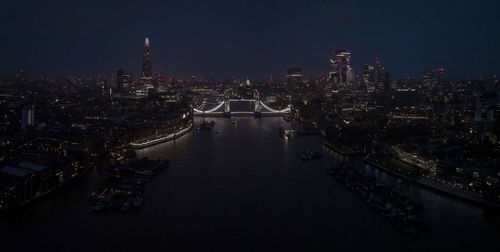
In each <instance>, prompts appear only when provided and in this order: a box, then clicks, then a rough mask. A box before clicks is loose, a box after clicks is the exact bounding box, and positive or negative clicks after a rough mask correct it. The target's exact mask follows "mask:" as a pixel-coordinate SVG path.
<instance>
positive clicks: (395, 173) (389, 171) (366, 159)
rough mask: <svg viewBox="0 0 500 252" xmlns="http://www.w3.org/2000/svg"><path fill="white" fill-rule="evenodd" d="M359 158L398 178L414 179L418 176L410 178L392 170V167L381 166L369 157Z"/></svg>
mask: <svg viewBox="0 0 500 252" xmlns="http://www.w3.org/2000/svg"><path fill="white" fill-rule="evenodd" d="M361 160H363V162H365V163H367V164H369V165H371V166H373V167H376V168H377V169H380V170H383V171H385V172H387V173H389V174H391V175H393V176H396V177H399V178H402V179H405V180H408V181H415V180H417V179H418V178H419V177H416V178H410V177H408V176H405V175H403V174H399V173H397V172H395V171H393V170H392V169H389V168H387V167H384V166H381V165H379V164H377V163H375V162H374V161H372V160H371V159H368V158H361Z"/></svg>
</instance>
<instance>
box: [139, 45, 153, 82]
mask: <svg viewBox="0 0 500 252" xmlns="http://www.w3.org/2000/svg"><path fill="white" fill-rule="evenodd" d="M141 75H142V76H141V77H142V78H152V77H153V70H152V68H151V53H150V52H149V38H148V37H146V42H145V44H144V57H143V58H142V72H141Z"/></svg>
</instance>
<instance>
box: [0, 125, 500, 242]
mask: <svg viewBox="0 0 500 252" xmlns="http://www.w3.org/2000/svg"><path fill="white" fill-rule="evenodd" d="M212 119H213V120H215V121H216V123H215V127H214V129H213V130H212V131H197V130H193V131H192V132H190V133H188V134H186V135H184V136H182V137H180V138H178V139H176V140H175V141H171V142H166V143H163V144H159V145H156V146H152V147H149V148H146V149H142V150H139V151H138V156H139V157H150V158H154V159H157V158H168V159H170V161H171V166H170V167H169V168H168V169H166V170H165V171H163V172H162V173H160V174H159V175H157V176H156V177H155V178H154V179H153V181H152V182H150V183H149V184H147V186H146V187H145V194H144V206H143V207H142V209H141V210H139V211H132V212H129V213H102V214H94V213H91V212H90V211H89V207H90V203H89V202H88V200H87V199H88V197H89V196H90V194H91V193H92V191H93V190H94V189H95V188H96V185H97V184H98V183H99V181H101V180H102V177H101V176H100V175H98V172H97V171H92V172H90V173H89V174H88V175H87V176H86V177H85V178H83V179H82V181H80V182H78V183H77V184H75V185H73V186H71V188H70V189H68V190H66V191H64V192H57V193H55V194H53V195H50V196H49V197H48V198H45V199H42V200H40V201H38V202H36V203H35V204H33V205H31V206H29V207H25V208H23V209H20V210H19V211H18V212H16V213H12V214H9V215H4V216H1V217H0V220H1V226H0V246H1V248H2V251H15V250H28V249H33V250H37V251H48V250H53V251H93V250H97V251H102V250H111V249H113V250H119V251H142V250H152V251H157V250H162V251H166V250H169V249H170V250H176V251H178V250H196V251H199V250H204V251H206V250H208V251H211V250H215V251H240V250H244V251H247V250H250V251H269V250H278V249H279V250H290V251H297V250H302V251H326V250H329V251H331V250H368V249H369V250H373V251H387V250H389V251H395V250H397V251H403V250H405V251H406V250H410V251H413V250H420V251H422V250H440V251H443V250H447V251H456V250H480V251H485V250H492V251H493V250H497V251H498V249H499V248H500V243H499V242H498V235H499V234H500V213H499V211H498V210H491V209H484V208H481V207H478V206H475V205H471V204H469V203H465V202H462V201H459V200H456V199H453V198H450V197H448V196H445V195H442V194H439V193H436V192H432V191H428V190H426V189H421V188H419V187H417V186H410V187H408V188H403V189H402V190H405V191H406V192H407V193H409V194H410V195H411V196H412V197H413V198H415V199H417V200H419V201H421V202H423V204H424V207H425V208H424V221H425V222H426V223H428V224H430V225H431V226H432V227H433V230H432V231H431V232H430V233H422V234H418V235H416V236H409V235H407V234H404V233H401V232H399V231H398V230H397V229H396V228H394V227H393V226H392V225H391V224H390V223H389V222H387V221H386V220H385V219H384V218H383V217H382V216H380V215H379V214H377V213H375V212H373V211H372V210H370V208H369V207H368V206H367V205H366V204H365V203H364V202H363V201H362V200H361V199H360V198H359V197H357V196H356V195H355V194H354V193H352V192H351V191H349V190H348V189H347V188H345V187H344V186H343V185H341V184H339V183H338V182H337V181H336V180H334V179H332V178H331V177H330V176H329V175H328V174H327V173H326V169H327V168H328V166H329V165H331V164H337V163H339V162H341V160H342V157H341V156H339V155H337V154H335V153H333V152H331V151H329V150H328V149H326V148H325V147H323V146H322V145H321V142H320V139H319V137H318V136H302V137H296V138H290V139H288V140H284V139H282V138H280V137H279V135H278V129H279V127H280V125H282V124H286V122H284V121H283V120H282V119H280V118H279V117H263V118H252V117H238V118H237V120H238V123H237V124H233V123H232V122H231V120H230V119H228V118H212ZM199 121H200V119H199V118H195V123H196V124H198V123H199ZM306 148H311V149H312V150H316V151H321V152H322V153H323V159H321V160H313V161H301V160H300V159H299V158H298V157H297V153H299V152H301V151H303V150H304V149H306ZM348 162H351V163H353V164H354V165H359V166H363V167H364V169H366V171H367V172H370V173H372V174H374V175H376V176H377V177H379V178H380V179H382V180H383V181H385V182H386V183H397V181H398V180H397V179H395V178H394V177H392V176H390V175H388V174H386V173H384V172H382V171H379V170H375V169H373V168H371V167H369V166H367V165H365V164H362V163H360V162H359V161H357V160H348Z"/></svg>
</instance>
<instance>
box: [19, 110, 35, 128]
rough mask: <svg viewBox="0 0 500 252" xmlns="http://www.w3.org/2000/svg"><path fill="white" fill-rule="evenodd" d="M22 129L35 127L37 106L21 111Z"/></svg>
mask: <svg viewBox="0 0 500 252" xmlns="http://www.w3.org/2000/svg"><path fill="white" fill-rule="evenodd" d="M21 123H22V124H21V127H22V129H26V127H27V126H30V125H31V126H33V125H35V105H32V106H31V107H24V108H23V109H22V111H21Z"/></svg>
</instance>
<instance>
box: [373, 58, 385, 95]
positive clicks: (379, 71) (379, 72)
mask: <svg viewBox="0 0 500 252" xmlns="http://www.w3.org/2000/svg"><path fill="white" fill-rule="evenodd" d="M375 69H376V79H375V83H376V85H377V88H378V89H379V90H381V89H382V88H383V86H384V71H385V67H384V66H382V64H380V61H379V60H378V59H377V60H376V61H375Z"/></svg>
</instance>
